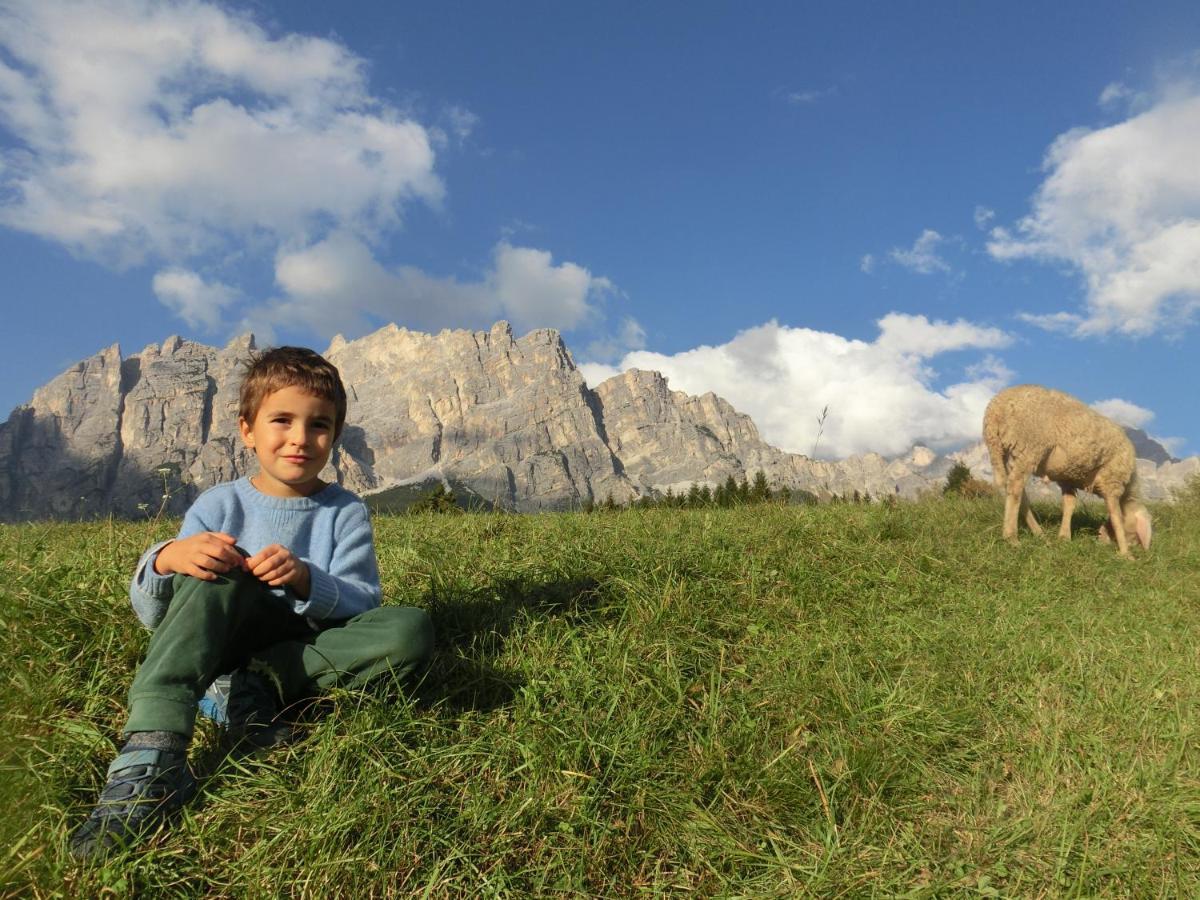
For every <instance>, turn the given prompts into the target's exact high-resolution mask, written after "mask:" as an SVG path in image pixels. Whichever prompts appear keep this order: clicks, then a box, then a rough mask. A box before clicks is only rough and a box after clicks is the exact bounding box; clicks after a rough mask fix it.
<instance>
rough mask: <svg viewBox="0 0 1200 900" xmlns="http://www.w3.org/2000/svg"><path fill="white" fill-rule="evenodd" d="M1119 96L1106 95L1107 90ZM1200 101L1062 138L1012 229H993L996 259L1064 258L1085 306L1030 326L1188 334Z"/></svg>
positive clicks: (1179, 98)
mask: <svg viewBox="0 0 1200 900" xmlns="http://www.w3.org/2000/svg"><path fill="white" fill-rule="evenodd" d="M1117 93H1120V92H1119V91H1114V96H1115V94H1117ZM1197 146H1200V94H1198V93H1197V92H1196V90H1195V89H1194V88H1191V87H1188V86H1185V87H1178V86H1177V87H1175V88H1172V89H1168V90H1165V91H1164V92H1163V95H1162V97H1161V98H1160V99H1159V100H1158V102H1157V103H1155V104H1154V105H1153V106H1151V107H1150V108H1148V109H1147V110H1146V111H1144V112H1141V113H1140V114H1138V115H1135V116H1132V117H1130V118H1128V119H1126V120H1125V121H1123V122H1120V123H1118V124H1115V125H1112V126H1109V127H1105V128H1097V129H1094V130H1092V129H1086V128H1079V129H1075V130H1073V131H1069V132H1067V133H1066V134H1063V135H1061V136H1060V137H1059V138H1058V139H1057V140H1056V141H1055V142H1054V143H1053V144H1052V145H1051V147H1050V149H1049V150H1048V151H1047V153H1046V157H1045V160H1044V164H1043V168H1044V170H1045V172H1046V177H1045V180H1044V181H1043V182H1042V184H1041V186H1040V187H1039V188H1038V190H1037V192H1036V194H1035V196H1034V198H1033V206H1032V210H1031V211H1030V213H1029V214H1028V215H1027V216H1025V217H1024V218H1023V219H1021V220H1020V221H1019V222H1018V223H1017V224H1016V226H1015V229H1007V228H995V229H993V231H992V232H991V239H990V241H989V243H988V251H989V252H990V253H991V255H992V256H993V257H994V258H995V259H998V260H1017V259H1034V260H1040V261H1047V262H1065V263H1066V264H1067V265H1068V266H1070V267H1072V268H1073V269H1075V270H1076V271H1077V272H1079V274H1080V276H1081V278H1082V282H1083V285H1084V288H1085V301H1084V308H1083V310H1082V311H1081V312H1080V313H1075V312H1071V311H1066V312H1060V313H1053V314H1050V315H1049V316H1029V317H1027V319H1026V321H1030V322H1033V323H1034V324H1040V325H1043V326H1044V327H1049V328H1053V329H1058V330H1069V331H1070V333H1072V334H1074V335H1075V336H1078V337H1088V336H1097V335H1103V334H1109V333H1119V334H1125V335H1132V336H1144V335H1150V334H1154V333H1157V332H1169V331H1172V330H1177V329H1179V328H1182V327H1185V326H1186V325H1187V324H1189V323H1190V322H1191V320H1192V319H1193V317H1194V315H1195V313H1196V311H1197V309H1200V166H1197V165H1196V163H1195V159H1196V147H1197Z"/></svg>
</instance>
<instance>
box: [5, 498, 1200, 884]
mask: <svg viewBox="0 0 1200 900" xmlns="http://www.w3.org/2000/svg"><path fill="white" fill-rule="evenodd" d="M1040 512H1042V513H1043V516H1042V518H1043V519H1044V520H1045V519H1049V520H1051V522H1052V523H1055V524H1056V522H1057V513H1056V512H1055V511H1054V510H1052V509H1049V508H1046V509H1044V510H1040ZM1155 513H1156V533H1155V545H1154V548H1153V550H1152V551H1151V552H1150V553H1149V554H1143V555H1141V556H1139V558H1138V559H1137V561H1136V562H1133V563H1128V562H1123V561H1121V560H1119V559H1118V558H1117V557H1116V554H1115V553H1114V551H1113V550H1112V548H1109V547H1105V546H1102V545H1100V544H1098V543H1097V542H1096V541H1095V540H1094V539H1091V538H1090V537H1087V538H1083V536H1081V539H1077V540H1076V541H1074V542H1072V543H1060V542H1058V541H1057V540H1053V539H1050V540H1038V539H1035V538H1033V537H1031V536H1030V535H1028V533H1025V532H1023V534H1022V540H1021V543H1020V546H1019V547H1016V548H1013V547H1010V546H1007V545H1005V544H1003V543H1002V542H1001V541H1000V540H999V532H1000V527H999V526H1000V506H999V503H998V501H993V500H983V501H969V500H941V499H938V500H929V501H925V502H922V503H918V504H900V505H898V506H896V507H894V508H889V507H885V506H880V505H873V506H855V505H837V506H822V507H789V508H777V507H745V508H740V509H731V510H712V511H680V510H645V511H627V512H617V513H597V514H593V515H585V514H560V515H544V516H509V515H500V514H494V515H477V516H461V515H460V516H434V515H424V516H409V517H390V518H389V517H380V518H378V519H377V520H376V532H377V543H378V548H379V553H380V561H381V566H382V572H383V578H384V588H385V593H386V595H387V598H388V602H395V603H405V604H414V605H419V606H423V607H425V608H427V609H429V610H430V612H431V613H432V614H433V616H434V618H435V621H436V624H437V627H438V630H439V635H440V639H441V645H440V653H439V656H438V659H437V662H436V664H435V665H434V667H433V670H432V671H431V672H430V674H429V675H428V676H427V679H426V681H425V683H424V684H423V685H421V686H420V687H419V688H418V689H417V690H416V691H415V692H409V693H408V694H407V695H406V694H404V693H401V692H398V691H396V690H395V689H394V686H390V685H384V686H381V687H380V689H379V690H375V691H372V692H370V693H368V694H367V695H349V694H342V695H338V696H336V697H335V698H334V702H333V703H332V704H331V705H330V707H331V708H330V710H329V712H328V715H327V716H325V717H324V718H322V719H319V720H318V721H316V722H315V723H314V724H313V725H312V726H311V730H310V732H309V733H308V736H307V738H306V739H305V740H304V741H303V742H302V743H301V744H299V745H297V746H295V747H292V748H289V749H286V750H283V751H280V752H277V753H275V754H274V755H272V756H270V757H268V758H267V759H265V760H261V761H251V762H243V763H233V762H230V761H227V760H221V759H220V757H219V754H217V753H216V752H215V751H214V749H213V747H214V745H215V741H214V735H213V734H212V733H211V731H206V730H202V731H201V733H200V743H199V746H198V748H197V753H196V758H197V759H198V761H199V763H200V766H201V768H202V770H203V772H204V773H205V775H206V778H205V780H204V781H203V785H202V789H201V794H200V796H199V797H198V799H197V801H196V802H195V803H194V804H193V805H192V806H191V807H190V808H189V809H188V811H187V813H186V814H185V815H184V816H183V817H182V819H181V820H180V821H179V823H178V825H177V827H176V828H175V829H174V830H173V831H171V832H170V833H167V834H164V835H162V836H160V837H159V838H158V839H156V840H155V841H154V842H153V843H152V844H151V845H150V846H149V848H147V849H146V850H144V851H143V852H140V853H136V854H133V855H130V856H125V857H119V858H113V859H111V860H110V861H109V862H108V863H107V864H106V865H104V866H97V867H92V868H87V867H80V866H77V865H75V864H73V863H71V862H70V861H69V859H68V858H67V856H66V853H65V841H66V835H67V834H68V832H69V830H70V829H71V828H73V827H74V826H75V825H76V824H77V823H78V822H79V821H80V819H81V817H82V816H84V815H85V814H86V812H87V811H88V809H90V806H91V803H92V802H93V801H94V799H95V796H96V793H97V791H98V789H99V787H100V785H101V783H102V781H103V778H104V771H105V767H106V766H107V764H108V762H109V761H110V759H111V757H112V755H113V753H114V743H113V741H114V739H115V731H116V729H117V728H119V727H120V725H121V724H122V721H123V719H122V706H123V699H124V691H125V690H126V689H127V687H128V684H129V681H130V676H131V673H132V671H133V668H134V666H135V665H136V663H137V661H138V659H139V656H140V655H141V654H142V652H143V651H144V649H145V645H146V640H147V636H146V634H145V633H144V632H143V631H142V630H141V628H140V626H138V625H137V624H136V622H135V620H134V618H133V615H132V614H131V612H130V611H129V609H128V605H127V601H126V598H125V594H126V587H127V582H128V578H129V574H130V572H131V571H132V568H133V565H134V562H135V561H136V559H137V557H138V555H139V554H140V552H141V551H142V550H143V549H144V548H145V547H146V546H147V545H148V544H149V543H150V542H151V541H152V540H154V539H155V538H157V537H160V536H166V535H170V534H171V533H173V529H174V527H175V523H172V522H162V523H157V524H154V523H140V524H121V523H116V524H112V523H98V524H76V525H44V524H43V525H29V526H20V527H5V528H3V529H0V560H2V564H3V580H2V582H0V583H2V584H3V591H4V593H3V605H2V606H0V618H2V619H3V622H2V624H3V625H4V626H5V634H6V635H7V639H8V641H9V648H8V651H7V660H6V662H5V664H4V666H3V669H2V670H0V671H2V678H0V682H2V685H3V687H2V688H0V690H2V692H3V693H2V695H0V728H2V733H0V737H2V738H3V740H2V741H0V754H2V755H3V760H2V763H3V767H2V768H0V779H2V780H0V801H2V803H3V807H2V808H3V809H4V810H6V811H7V813H8V815H6V816H4V818H3V821H2V822H0V857H3V859H2V860H0V879H3V881H0V885H3V886H4V887H3V888H2V889H3V890H4V891H7V892H9V893H13V894H22V895H27V894H30V893H33V894H36V895H52V894H55V893H60V892H63V893H67V894H72V895H81V896H95V895H97V894H99V893H100V892H101V890H102V889H103V888H105V887H108V888H111V889H112V890H114V891H115V892H116V893H118V894H126V893H131V892H139V893H143V894H145V895H147V896H162V895H176V894H177V895H196V894H205V893H207V894H213V895H231V896H233V895H235V896H278V895H281V894H287V895H295V896H311V897H331V896H372V895H377V896H382V895H405V894H409V893H411V894H413V895H420V896H463V895H468V894H469V895H485V896H486V895H495V896H513V897H519V896H528V895H531V894H533V895H537V894H550V893H566V894H576V895H580V896H630V895H639V894H677V895H680V896H691V895H697V894H699V895H716V896H735V895H749V896H779V895H786V896H802V895H805V894H811V895H818V896H830V895H848V896H861V895H864V894H872V893H874V894H878V895H881V896H893V895H896V894H906V895H908V896H914V897H925V896H928V897H934V896H938V897H941V896H947V895H962V896H1001V895H1002V896H1047V895H1052V896H1095V895H1111V896H1130V895H1134V896H1161V895H1165V896H1185V895H1194V894H1195V893H1196V892H1197V890H1198V889H1200V753H1198V752H1197V750H1198V747H1197V742H1198V739H1200V668H1198V663H1200V650H1198V649H1197V648H1200V500H1193V501H1190V502H1187V503H1183V504H1181V505H1179V506H1177V507H1174V508H1165V507H1164V508H1159V509H1156V510H1155ZM1098 520H1099V511H1098V510H1095V509H1087V510H1085V511H1083V512H1082V513H1081V514H1080V515H1078V516H1077V522H1078V524H1079V525H1080V526H1081V527H1089V526H1090V530H1091V532H1092V533H1093V534H1094V529H1095V525H1096V523H1097V521H1098Z"/></svg>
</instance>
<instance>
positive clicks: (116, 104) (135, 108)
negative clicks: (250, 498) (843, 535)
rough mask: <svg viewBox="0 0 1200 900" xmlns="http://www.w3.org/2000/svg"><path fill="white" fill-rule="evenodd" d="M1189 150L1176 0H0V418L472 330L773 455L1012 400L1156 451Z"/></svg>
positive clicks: (1187, 321)
mask: <svg viewBox="0 0 1200 900" xmlns="http://www.w3.org/2000/svg"><path fill="white" fill-rule="evenodd" d="M1198 151H1200V6H1198V5H1197V4H1195V3H1194V2H1186V3H1185V2H1178V3H1171V2H1164V3H1149V4H1127V3H1095V2H1088V3H1083V2H1077V3H1072V2H1068V3H1059V4H1053V5H1048V4H1041V3H1038V4H1034V3H1004V4H1000V3H995V4H983V3H968V4H963V3H949V2H946V3H887V4H882V3H850V2H840V3H823V4H798V3H755V4H732V3H728V4H718V3H695V2H691V3H683V2H680V3H654V4H645V3H613V2H606V3H596V4H587V3H551V2H546V3H511V4H495V3H456V2H443V3H438V4H405V3H392V2H387V3H383V2H380V3H373V2H357V3H348V4H332V3H327V2H299V0H289V2H286V3H284V2H279V3H273V2H265V0H259V2H250V3H239V4H234V3H229V4H211V3H202V2H190V3H145V2H135V0H111V2H90V3H68V2H58V0H49V2H48V0H0V267H2V269H3V272H4V276H5V277H4V280H3V286H2V287H0V291H2V292H3V293H2V294H0V296H2V297H3V308H4V314H5V324H6V327H5V328H4V329H3V331H2V332H0V341H3V349H4V353H5V357H6V359H7V360H8V362H7V363H6V365H5V375H6V377H5V379H4V381H3V383H2V384H0V407H3V410H5V411H7V410H8V409H11V408H12V407H13V406H15V405H17V404H19V403H23V402H27V401H28V400H29V399H30V397H31V396H32V393H33V391H34V390H35V389H36V388H37V387H38V386H39V385H41V384H43V383H45V382H47V381H49V380H50V379H51V378H53V377H54V376H55V375H57V374H58V373H59V372H61V371H63V370H64V369H65V368H67V367H68V366H70V365H71V364H72V363H74V362H75V361H77V360H79V359H82V358H84V357H87V356H89V355H91V354H93V353H95V352H96V351H97V350H99V349H101V348H102V347H105V346H107V345H109V344H111V343H113V342H119V343H120V345H121V348H122V350H123V351H124V352H125V353H127V354H128V353H133V352H137V351H138V350H140V349H141V348H142V347H144V346H145V345H147V344H149V343H152V342H157V341H161V340H162V339H163V338H165V337H166V336H167V335H170V334H175V333H178V334H182V335H184V336H185V337H189V338H192V339H195V340H199V341H202V342H204V343H209V344H214V345H220V344H224V343H225V342H226V341H228V340H229V339H230V338H231V337H232V336H234V335H236V334H238V333H240V332H242V331H245V330H253V331H255V333H256V334H259V335H260V336H261V337H262V338H263V339H264V340H266V341H275V342H285V341H286V342H293V343H296V342H298V343H305V344H309V345H311V346H315V347H317V348H318V349H323V348H324V347H325V346H327V345H328V342H329V339H330V338H331V337H332V336H333V335H334V334H335V333H342V334H344V335H345V336H346V337H351V338H353V337H357V336H360V335H362V334H365V333H367V332H368V331H371V330H373V329H374V328H376V327H379V326H380V325H382V324H385V323H387V322H391V321H394V322H396V323H397V324H399V325H401V326H404V327H407V328H411V329H414V330H421V331H437V330H440V329H441V328H444V327H469V328H487V327H489V326H490V325H491V324H492V322H493V321H495V320H497V319H501V318H504V319H508V320H509V321H511V322H512V323H513V325H514V328H515V329H516V330H517V331H520V332H523V331H527V330H529V329H532V328H537V327H554V328H558V329H560V330H561V331H562V332H563V333H564V336H565V337H566V339H567V342H568V345H569V346H570V347H571V349H572V352H573V354H574V356H575V358H576V360H577V362H579V363H580V364H581V368H582V369H583V371H584V372H585V374H586V376H587V377H588V379H589V382H591V383H593V384H594V383H598V381H599V380H601V379H602V378H604V377H607V376H608V375H611V374H613V373H615V372H618V371H620V370H622V369H624V368H628V367H631V366H637V367H640V368H654V369H658V370H660V371H662V372H663V373H664V374H666V375H667V376H668V378H669V380H670V383H671V385H672V386H673V387H674V388H676V389H679V390H685V391H687V392H689V393H702V392H704V391H708V390H712V391H715V392H717V393H718V394H720V395H721V396H723V397H725V398H726V399H728V400H730V401H731V402H732V403H733V404H734V405H735V406H736V407H738V408H739V409H741V410H742V411H744V412H747V413H749V414H751V415H752V416H753V417H754V419H755V421H756V422H757V423H758V425H759V427H760V430H761V431H762V432H763V434H764V436H765V437H766V438H767V439H768V440H770V441H772V442H773V443H775V444H777V445H779V446H782V447H784V448H785V449H789V450H793V451H797V452H811V450H812V446H813V443H814V441H815V438H816V432H817V422H816V420H817V417H818V416H819V415H820V413H821V410H822V409H823V408H825V407H828V415H827V417H826V422H825V426H824V431H823V433H822V437H821V441H820V445H819V455H822V456H827V455H828V456H834V455H837V456H840V455H846V454H849V453H858V452H864V451H866V450H876V451H879V452H882V453H885V454H887V455H890V454H893V453H899V452H902V451H903V450H904V449H905V448H906V447H907V446H909V445H911V444H912V443H915V442H921V443H926V444H929V445H932V446H935V447H938V448H939V449H949V448H952V447H956V446H960V445H962V444H963V443H965V442H968V441H973V440H976V439H977V436H978V433H979V424H980V420H981V417H982V411H983V406H984V405H985V404H986V402H987V400H988V398H989V397H990V396H991V395H992V394H993V393H994V392H995V391H996V390H997V389H999V388H1000V387H1002V386H1003V385H1006V384H1012V383H1021V382H1037V383H1043V384H1048V385H1052V386H1055V387H1059V388H1062V389H1064V390H1067V391H1070V392H1071V393H1074V394H1076V395H1077V396H1080V397H1081V398H1082V399H1084V400H1086V401H1088V402H1090V403H1095V404H1097V405H1099V406H1100V408H1102V409H1104V410H1105V411H1106V412H1108V413H1109V414H1110V415H1113V416H1114V417H1116V418H1119V419H1121V420H1123V421H1125V422H1127V423H1129V424H1134V425H1139V426H1141V427H1144V428H1146V429H1147V430H1148V431H1149V432H1150V433H1151V434H1154V435H1156V436H1158V437H1160V438H1162V439H1164V440H1167V441H1168V442H1169V446H1170V447H1171V448H1172V449H1173V450H1174V452H1176V453H1177V454H1180V455H1184V454H1191V453H1196V452H1200V427H1198V426H1197V416H1196V412H1197V403H1196V400H1195V399H1194V389H1193V387H1192V385H1194V384H1196V383H1197V382H1198V381H1200V362H1197V353H1196V351H1197V349H1198V341H1197V337H1198V335H1197V324H1196V318H1197V316H1196V312H1197V309H1198V308H1200V165H1197V164H1196V158H1197V157H1198V156H1200V152H1198ZM0 414H2V413H0Z"/></svg>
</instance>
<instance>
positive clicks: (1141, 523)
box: [1100, 500, 1154, 550]
mask: <svg viewBox="0 0 1200 900" xmlns="http://www.w3.org/2000/svg"><path fill="white" fill-rule="evenodd" d="M1121 518H1122V519H1123V520H1124V522H1125V541H1126V543H1128V544H1133V543H1134V542H1135V541H1136V542H1137V543H1138V544H1140V545H1141V546H1142V548H1143V549H1145V550H1149V549H1150V538H1151V536H1152V535H1153V531H1154V529H1153V527H1152V526H1151V524H1150V510H1148V509H1146V507H1144V506H1142V504H1141V503H1139V502H1138V501H1136V500H1131V501H1129V502H1128V503H1123V504H1121ZM1100 540H1102V541H1103V542H1104V543H1106V544H1108V543H1111V542H1112V540H1113V530H1112V522H1108V521H1106V522H1105V523H1104V524H1103V525H1101V526H1100Z"/></svg>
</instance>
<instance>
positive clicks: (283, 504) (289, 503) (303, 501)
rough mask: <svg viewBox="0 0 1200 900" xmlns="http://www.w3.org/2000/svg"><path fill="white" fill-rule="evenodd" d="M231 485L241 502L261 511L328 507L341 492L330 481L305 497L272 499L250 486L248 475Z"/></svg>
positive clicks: (336, 485) (339, 487)
mask: <svg viewBox="0 0 1200 900" xmlns="http://www.w3.org/2000/svg"><path fill="white" fill-rule="evenodd" d="M233 485H234V490H236V491H237V492H238V496H240V497H241V498H242V500H244V501H245V502H246V503H249V504H251V505H253V506H258V507H261V508H263V509H288V510H302V509H317V508H318V507H321V506H328V505H329V502H330V500H332V499H333V498H334V497H335V496H336V495H337V494H338V493H339V492H340V491H341V490H342V488H341V486H340V485H338V484H337V483H336V482H332V481H331V482H330V483H329V484H327V485H325V487H323V488H321V490H319V491H317V492H316V493H315V494H309V495H308V496H307V497H272V496H271V495H270V494H264V493H263V492H262V491H260V490H259V489H258V488H256V487H255V486H254V485H252V484H251V483H250V476H249V475H243V476H242V477H241V478H239V479H238V480H237V481H235V482H234V483H233Z"/></svg>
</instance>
